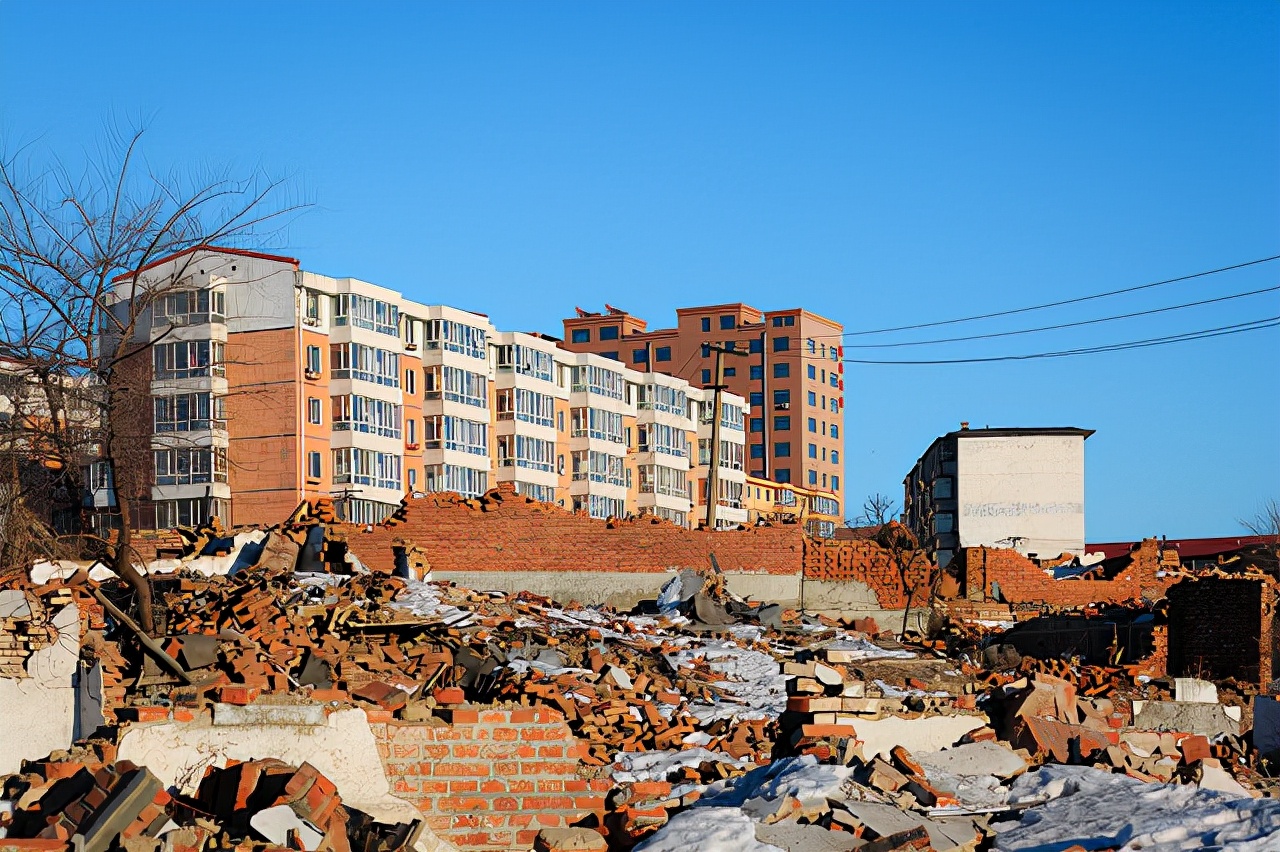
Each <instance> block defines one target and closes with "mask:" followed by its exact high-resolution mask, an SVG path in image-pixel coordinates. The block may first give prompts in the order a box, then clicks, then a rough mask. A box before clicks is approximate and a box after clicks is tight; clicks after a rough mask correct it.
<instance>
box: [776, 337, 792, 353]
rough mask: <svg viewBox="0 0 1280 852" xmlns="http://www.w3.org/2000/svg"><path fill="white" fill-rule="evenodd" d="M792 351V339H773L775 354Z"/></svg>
mask: <svg viewBox="0 0 1280 852" xmlns="http://www.w3.org/2000/svg"><path fill="white" fill-rule="evenodd" d="M790 349H791V338H790V337H775V338H774V339H773V351H774V352H787V351H789V350H790Z"/></svg>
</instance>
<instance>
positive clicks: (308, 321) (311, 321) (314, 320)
mask: <svg viewBox="0 0 1280 852" xmlns="http://www.w3.org/2000/svg"><path fill="white" fill-rule="evenodd" d="M302 323H303V325H319V324H320V319H319V317H303V318H302Z"/></svg>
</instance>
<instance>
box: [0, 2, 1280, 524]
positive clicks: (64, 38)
mask: <svg viewBox="0 0 1280 852" xmlns="http://www.w3.org/2000/svg"><path fill="white" fill-rule="evenodd" d="M138 121H144V122H145V123H146V124H147V125H148V127H149V128H150V131H149V134H148V136H149V140H148V143H147V148H146V151H147V155H148V157H149V158H150V160H151V161H152V162H153V163H155V164H157V165H161V166H185V165H195V166H205V165H214V166H223V165H225V166H228V167H230V168H231V169H232V170H233V171H235V170H242V169H250V168H253V167H256V166H262V167H265V168H266V169H268V170H269V171H272V172H274V173H277V174H288V175H290V176H292V179H293V180H294V181H295V185H296V187H297V189H298V192H299V194H301V195H304V196H305V197H307V198H309V199H311V200H313V201H314V202H315V203H316V205H317V206H316V208H315V210H314V211H313V212H311V213H309V214H307V215H306V216H304V217H303V218H302V219H301V220H299V221H298V222H296V223H295V224H294V225H293V226H292V227H291V228H290V229H289V232H288V233H287V235H285V239H284V240H283V241H282V242H281V243H280V244H279V245H278V246H277V247H278V248H284V249H287V250H288V251H290V252H293V253H296V254H297V255H298V256H299V257H301V258H302V260H303V263H304V265H305V266H306V267H307V268H310V269H314V270H316V271H318V272H323V273H328V274H334V275H353V276H357V277H360V278H363V279H365V280H368V281H372V282H375V283H378V284H383V285H386V286H390V287H394V288H398V289H401V290H403V291H404V292H405V293H407V294H408V295H409V296H411V297H412V298H415V299H418V300H422V301H426V302H444V303H448V304H454V305H457V306H459V307H464V308H468V309H472V310H477V311H481V312H485V313H488V314H489V315H491V316H492V317H493V319H494V321H495V323H496V324H497V326H498V327H500V328H507V329H521V330H541V331H547V332H551V333H556V334H558V333H559V331H560V324H559V321H560V319H561V317H563V316H565V315H568V314H570V313H572V310H573V307H574V305H582V306H583V307H587V308H595V309H599V306H600V305H601V303H603V302H604V301H606V300H607V301H608V302H610V303H611V304H616V305H620V306H622V307H625V308H627V309H629V310H631V311H632V312H634V313H638V314H640V315H642V316H645V317H647V318H648V319H649V320H650V323H651V325H653V326H665V325H669V324H670V323H671V322H673V321H674V314H673V311H674V309H675V308H676V307H677V306H681V305H688V304H699V303H711V302H724V301H736V300H741V301H744V302H747V303H749V304H752V305H755V306H756V307H759V308H764V309H767V308H781V307H791V306H793V305H795V304H796V303H801V304H802V305H803V306H804V307H807V308H810V309H812V310H815V311H817V312H820V313H823V314H825V315H828V316H831V317H833V318H835V319H838V320H840V321H842V322H843V323H844V324H845V326H846V328H847V329H848V330H850V331H854V330H861V329H870V328H879V327H883V326H892V325H900V324H907V323H911V322H923V321H929V320H938V319H947V318H951V317H957V316H963V315H967V314H971V313H982V312H986V311H990V310H1000V309H1005V308H1010V307H1018V306H1022V305H1028V304H1035V303H1039V302H1044V301H1050V300H1055V299H1059V298H1069V297H1072V296H1078V295H1085V294H1089V293H1094V292H1098V291H1102V290H1110V289H1114V288H1119V287H1126V286H1131V285H1137V284H1142V283H1146V282H1150V281H1156V280H1159V279H1163V278H1168V277H1173V276H1177V275H1182V274H1187V273H1192V272H1197V271H1200V270H1206V269H1211V268H1215V267H1219V266H1225V265H1228V264H1232V263H1237V262H1241V261H1245V260H1250V259H1253V258H1259V257H1264V256H1268V255H1274V254H1280V4H1276V3H1274V2H1265V3H1258V2H1232V3H1218V2H1205V3H1193V4H1187V3H1123V4H1116V3H1063V4H1050V3H1025V4H1015V3H951V4H944V5H936V4H928V3H914V2H913V3H887V2H884V3H778V4H765V3H733V4H730V3H701V4H672V5H664V4H655V3H644V4H639V3H631V4H625V3H596V4H582V5H577V4H572V5H571V4H539V3H524V4H518V5H503V4H496V3H467V4H463V3H455V4H450V5H426V4H418V3H407V2H406V3H394V4H380V5H379V4H340V3H336V2H331V3H297V4H293V3H284V2H272V3H198V4H197V3H192V4H178V3H171V4H162V3H154V2H153V3H141V2H139V3H92V4H78V3H64V2H58V3H48V2H36V0H2V2H0V134H2V135H3V137H4V139H5V144H6V146H8V147H10V148H11V147H12V145H13V143H14V142H15V141H16V142H28V141H32V140H34V141H36V143H37V145H38V146H46V147H47V148H49V149H51V150H54V151H57V152H60V153H61V154H62V155H63V157H64V158H65V159H67V160H69V161H74V159H75V158H76V157H78V156H80V154H81V153H82V152H83V151H84V150H86V149H91V148H93V147H95V146H96V145H97V144H98V142H99V140H101V139H102V138H103V135H104V128H105V127H106V126H107V125H108V124H112V123H114V124H117V125H119V124H124V125H129V124H131V123H136V122H138ZM1276 284H1280V262H1277V263H1273V264H1267V265H1264V266H1261V267H1255V268H1253V269H1250V270H1244V271H1240V272H1235V273H1231V274H1227V275H1221V276H1214V277H1212V278H1207V279H1202V280H1199V281H1195V282H1187V283H1184V284H1177V285H1171V286H1168V287H1162V288H1157V289H1155V290H1151V291H1146V292H1143V293H1139V294H1133V295H1130V296H1126V297H1118V298H1114V299H1106V300H1102V301H1099V302H1094V303H1090V304H1087V305H1081V306H1075V307H1073V308H1069V309H1061V310H1054V311H1043V312H1037V313H1033V314H1027V315H1024V316H1019V317H1012V318H1007V319H1005V320H1002V321H993V322H987V323H975V324H969V325H961V326H952V327H947V328H944V329H941V330H940V331H945V332H948V334H945V335H941V336H953V335H956V334H976V333H986V332H992V331H1002V330H1012V329H1015V328H1023V327H1028V326H1033V325H1045V324H1050V323H1057V322H1070V321H1073V320H1078V319H1087V318H1091V317H1097V316H1104V315H1109V314H1116V313H1123V312H1127V311H1134V310H1143V309H1147V308H1152V307H1158V306H1162V305H1171V304H1177V303H1181V302H1188V301H1193V300H1196V299H1200V298H1208V297H1212V296H1218V295H1225V294H1231V293H1236V292H1241V291H1245V290H1250V289H1255V288H1260V287H1267V286H1273V285H1276ZM1275 315H1280V294H1277V293H1270V294H1267V295H1265V296H1258V297H1253V298H1249V299H1240V300H1235V301H1232V302H1225V303H1221V304H1219V305H1216V306H1211V307H1207V308H1200V309H1194V310H1187V311H1177V312H1173V313H1170V314H1165V315H1162V316H1157V317H1148V318H1144V319H1140V320H1130V321H1126V322H1116V323H1106V324H1101V325H1094V326H1087V327H1084V328H1079V329H1073V330H1066V331H1059V332H1053V333H1046V334H1035V335H1026V336H1022V337H1014V338H1007V339H1004V340H994V341H979V342H967V343H957V344H948V345H935V346H927V347H904V348H900V349H885V350H854V349H847V350H846V354H847V355H850V356H853V355H854V353H856V352H859V351H861V352H868V353H870V352H879V353H880V354H881V355H886V354H887V356H888V357H903V356H907V355H908V354H910V355H911V356H914V357H921V356H923V357H928V358H936V357H942V358H955V357H974V356H984V355H991V354H1005V353H1024V352H1037V351H1046V350H1051V349H1062V348H1070V347H1073V346H1079V345H1094V344H1102V343H1110V342H1117V341H1124V340H1134V339H1139V338H1147V337H1152V336H1156V335H1160V334H1166V333H1177V332H1181V331H1191V330H1196V329H1202V328H1208V327H1211V326H1220V325H1226V324H1229V323H1235V322H1242V321H1247V320H1252V319H1258V318H1261V317H1267V316H1275ZM935 331H939V330H935ZM917 334H918V336H917V337H911V336H909V335H907V334H898V335H885V336H880V337H866V338H859V339H858V340H857V341H855V340H850V341H849V342H850V343H853V342H864V343H866V342H904V341H908V340H913V339H926V338H927V337H928V336H930V335H929V334H928V333H926V332H919V333H917ZM932 336H938V335H936V334H934V335H932ZM1278 350H1280V330H1277V329H1272V330H1269V331H1263V332H1258V333H1254V334H1247V335H1237V336H1234V337H1224V338H1220V339H1218V340H1214V341H1203V342H1198V343H1188V344H1184V345H1181V346H1169V347H1162V348H1153V349H1145V350H1139V351H1131V352H1120V353H1113V354H1108V355H1096V356H1089V357H1082V358H1068V359H1060V360H1056V361H1047V360H1039V361H1029V362H1020V363H1004V364H994V365H992V364H988V365H949V366H932V367H906V366H855V365H851V366H850V368H849V374H848V375H849V378H850V381H849V382H848V384H847V387H849V388H850V392H849V401H848V409H847V410H848V426H847V429H846V434H847V435H848V442H847V450H846V452H847V455H846V459H847V462H848V465H847V467H848V471H847V480H848V493H849V495H850V498H851V500H850V502H851V503H855V504H856V503H857V502H859V499H860V497H861V496H862V495H865V494H867V493H869V492H873V491H886V492H889V493H892V494H900V489H901V485H900V483H901V480H902V477H903V475H904V474H905V472H906V471H907V470H908V469H909V468H910V466H911V464H912V463H913V461H914V460H915V458H916V457H917V456H918V455H919V453H920V452H921V451H922V450H923V449H924V448H925V447H926V446H927V445H928V443H929V442H930V440H932V438H934V437H935V436H937V435H939V434H941V433H943V432H946V431H948V430H950V429H954V428H956V427H957V425H958V424H959V422H960V421H961V420H969V421H971V422H973V423H974V424H975V425H979V426H980V425H987V424H990V425H992V426H997V425H999V426H1020V425H1022V426H1025V425H1074V426H1082V427H1089V428H1093V429H1096V430H1098V432H1097V434H1096V435H1095V436H1093V437H1092V438H1091V439H1090V440H1089V442H1088V444H1087V476H1088V493H1087V501H1088V502H1087V512H1088V535H1089V537H1090V538H1091V539H1092V540H1110V539H1122V538H1133V537H1138V536H1142V535H1159V534H1167V535H1169V536H1201V535H1230V534H1235V533H1238V532H1239V531H1240V527H1239V525H1238V524H1237V522H1236V519H1237V518H1239V517H1241V516H1245V515H1251V514H1253V512H1254V511H1255V510H1256V509H1257V508H1258V504H1259V503H1260V502H1261V501H1262V500H1264V499H1269V498H1272V497H1276V496H1280V393H1278V391H1280V377H1278V375H1277V370H1276V352H1277V351H1278Z"/></svg>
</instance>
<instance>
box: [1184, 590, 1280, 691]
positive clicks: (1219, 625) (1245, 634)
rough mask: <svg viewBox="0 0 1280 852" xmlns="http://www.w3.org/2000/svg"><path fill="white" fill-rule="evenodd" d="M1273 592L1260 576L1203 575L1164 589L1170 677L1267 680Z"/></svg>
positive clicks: (1270, 648)
mask: <svg viewBox="0 0 1280 852" xmlns="http://www.w3.org/2000/svg"><path fill="white" fill-rule="evenodd" d="M1274 599H1275V598H1274V592H1273V589H1272V586H1271V584H1270V583H1269V582H1267V581H1265V580H1263V579H1261V578H1224V577H1206V578H1204V579H1193V580H1184V581H1183V582H1180V583H1178V584H1177V585H1175V586H1173V587H1172V588H1170V589H1169V650H1168V655H1169V659H1168V669H1169V673H1170V674H1172V675H1174V676H1179V677H1181V676H1190V677H1204V678H1209V679H1215V680H1220V679H1224V678H1237V679H1239V680H1242V681H1244V682H1246V683H1252V684H1256V685H1258V686H1261V687H1264V688H1265V686H1266V685H1267V684H1268V683H1270V681H1271V655H1272V635H1271V634H1272V629H1271V628H1272V620H1273V618H1272V615H1273V611H1274Z"/></svg>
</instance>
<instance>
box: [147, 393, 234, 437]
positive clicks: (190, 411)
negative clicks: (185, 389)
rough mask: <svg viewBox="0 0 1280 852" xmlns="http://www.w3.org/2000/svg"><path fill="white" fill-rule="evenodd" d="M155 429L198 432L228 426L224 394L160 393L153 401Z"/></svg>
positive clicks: (159, 430) (158, 430)
mask: <svg viewBox="0 0 1280 852" xmlns="http://www.w3.org/2000/svg"><path fill="white" fill-rule="evenodd" d="M152 402H153V406H154V413H155V431H156V432H196V431H203V430H206V429H225V428H227V424H226V417H227V415H226V411H225V410H224V408H223V399H222V397H218V396H214V395H213V394H210V393H182V394H177V395H175V396H158V397H156V398H155V399H154V400H153V401H152Z"/></svg>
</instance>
